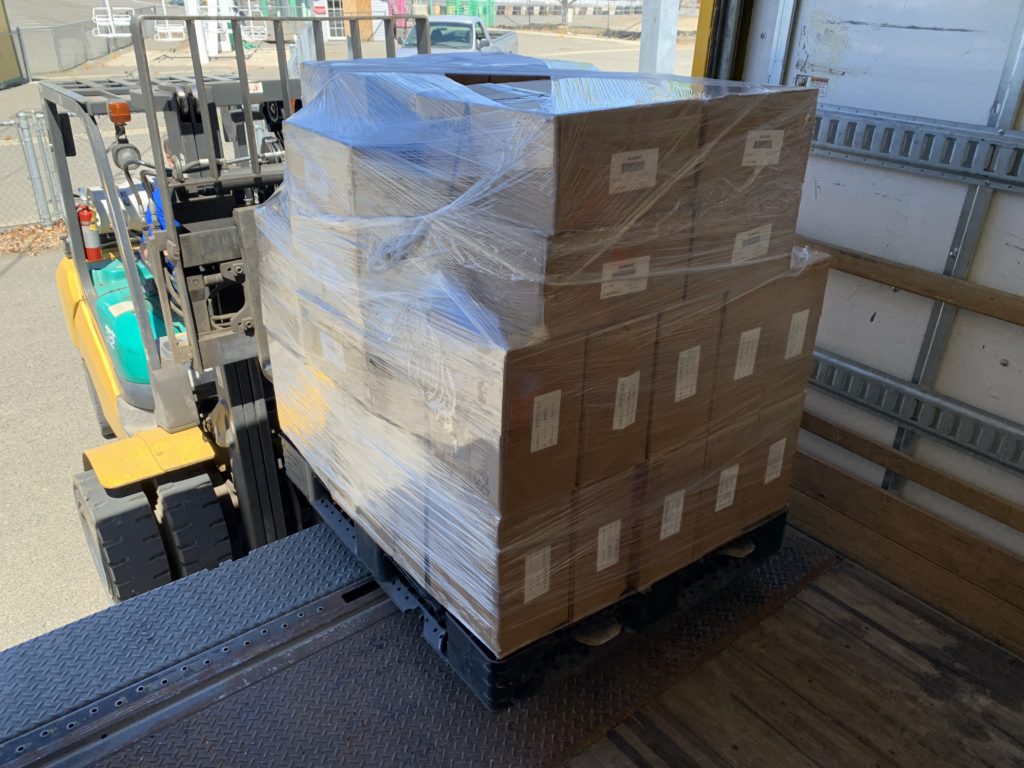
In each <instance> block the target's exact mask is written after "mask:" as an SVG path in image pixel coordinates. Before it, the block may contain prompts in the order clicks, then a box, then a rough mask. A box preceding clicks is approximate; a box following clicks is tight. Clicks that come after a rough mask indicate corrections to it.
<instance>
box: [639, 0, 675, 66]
mask: <svg viewBox="0 0 1024 768" xmlns="http://www.w3.org/2000/svg"><path fill="white" fill-rule="evenodd" d="M640 23H641V30H640V71H641V72H649V73H652V74H653V73H662V74H672V73H673V72H675V69H676V35H677V28H678V26H679V0H646V2H645V3H644V6H643V16H642V17H641V22H640Z"/></svg>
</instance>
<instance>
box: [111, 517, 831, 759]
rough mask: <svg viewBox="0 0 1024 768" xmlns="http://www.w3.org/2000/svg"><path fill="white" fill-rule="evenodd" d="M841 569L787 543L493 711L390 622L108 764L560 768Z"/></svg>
mask: <svg viewBox="0 0 1024 768" xmlns="http://www.w3.org/2000/svg"><path fill="white" fill-rule="evenodd" d="M834 562H836V557H835V555H834V554H833V553H832V552H831V551H830V550H828V549H826V548H825V547H823V546H821V545H820V544H817V543H816V542H814V541H812V540H810V539H808V538H806V537H804V536H802V535H800V534H797V533H793V532H790V533H788V534H787V537H786V541H785V543H784V545H783V548H782V549H781V550H780V552H779V553H778V554H777V555H776V556H775V557H774V558H772V559H770V560H769V561H768V562H767V563H765V564H764V565H762V566H761V567H759V568H758V569H756V570H755V571H753V572H752V573H750V574H748V575H747V576H745V577H743V578H742V579H740V580H738V581H737V582H735V583H734V584H732V585H730V586H728V587H726V588H725V589H724V590H723V591H722V592H720V593H718V594H717V595H715V596H713V597H711V598H708V599H707V600H706V601H704V602H703V603H701V604H700V605H698V606H697V607H696V608H694V609H692V610H690V611H688V612H685V613H682V614H678V615H674V616H671V617H669V618H667V619H666V620H664V621H662V622H660V623H658V624H655V625H653V626H651V627H650V628H649V629H648V630H647V631H645V632H644V633H643V634H641V635H637V636H635V637H633V638H630V642H627V643H623V644H622V645H621V646H619V647H618V649H617V650H616V651H615V652H614V653H613V654H609V656H608V657H607V658H604V659H602V661H601V663H600V664H593V665H590V666H588V667H587V668H586V669H585V670H584V671H582V672H580V671H577V672H575V673H572V674H565V675H562V676H561V677H559V676H558V675H557V673H556V675H555V677H556V679H555V680H553V681H549V684H548V685H546V686H545V687H544V689H542V691H541V692H540V693H538V694H537V695H535V696H533V697H532V698H529V699H527V700H525V701H523V702H521V703H519V704H518V705H516V706H514V707H513V708H511V709H509V710H505V711H500V712H491V711H488V710H487V709H485V708H484V707H483V706H482V705H481V704H480V703H479V702H478V701H477V700H476V699H475V698H474V696H473V695H472V694H471V693H470V692H469V690H468V689H467V688H466V687H465V686H463V685H462V684H461V683H460V681H459V680H458V679H457V678H456V677H455V675H454V674H453V673H452V672H451V671H450V670H449V669H448V668H447V667H446V666H445V665H444V663H443V662H442V661H441V660H440V659H439V658H438V657H437V656H436V655H435V654H434V653H433V652H432V651H431V650H430V649H429V647H428V646H427V644H426V643H424V642H423V640H422V638H421V637H420V633H419V627H418V622H417V619H416V618H415V617H414V615H412V614H410V615H399V614H391V615H389V616H387V617H386V618H383V619H381V620H379V621H377V622H376V623H374V624H372V625H370V626H369V627H367V628H365V629H363V630H362V631H361V632H359V633H358V634H356V635H353V636H351V637H348V638H346V639H345V640H344V641H343V642H338V643H335V644H333V645H330V646H328V647H326V648H324V649H322V650H320V651H319V652H318V653H316V654H314V655H312V656H309V657H307V658H305V659H303V660H302V661H299V662H297V663H295V664H293V665H292V666H289V667H286V668H284V669H281V670H280V671H278V672H277V673H276V674H273V675H270V676H269V677H265V678H263V679H261V680H259V681H257V682H255V683H254V684H252V685H250V686H249V687H247V688H244V689H242V690H241V691H239V692H237V693H236V694H234V695H232V696H229V697H227V698H224V699H221V700H220V701H218V702H216V703H214V704H212V705H210V706H208V707H206V708H205V709H203V710H202V711H200V712H197V713H196V714H194V715H191V716H189V717H186V718H184V719H182V720H180V721H178V722H175V723H172V724H170V725H168V726H166V727H164V728H163V729H161V730H157V731H155V732H152V733H150V734H149V735H147V736H144V737H142V738H141V739H140V740H139V741H137V742H134V743H133V744H131V745H130V746H128V747H126V748H124V749H121V750H120V751H118V752H115V753H113V754H112V755H110V756H108V757H107V758H105V760H104V761H103V762H101V763H100V764H102V765H109V766H122V765H146V766H191V765H232V766H271V765H275V766H276V765H304V766H318V765H331V766H336V765H388V766H415V767H416V768H421V767H422V766H435V765H436V766H450V765H490V766H529V765H545V764H550V763H553V762H558V761H560V760H563V759H565V758H566V757H568V756H569V755H571V754H573V753H574V752H575V751H577V750H578V749H579V748H581V747H582V746H583V745H584V744H586V743H587V742H588V741H590V740H592V739H594V738H596V737H598V736H599V735H600V734H602V733H604V731H606V730H608V729H609V728H610V727H611V726H612V725H613V724H615V723H616V722H618V721H619V720H621V719H623V718H624V717H625V716H627V715H628V714H629V713H630V712H632V711H633V710H635V709H637V708H638V707H640V706H641V705H642V704H644V703H645V702H647V701H649V700H650V699H652V698H654V697H655V696H657V695H658V694H659V693H661V692H662V691H663V690H664V689H665V688H666V687H667V686H669V685H670V684H671V683H672V682H673V681H674V680H675V679H677V678H678V677H679V676H681V675H682V674H684V673H685V672H686V671H687V670H688V669H692V668H693V667H694V666H696V665H697V664H699V663H700V662H701V661H702V660H703V659H705V658H707V657H708V656H709V655H710V654H712V653H714V652H715V651H716V650H717V649H719V648H721V647H723V646H724V645H725V644H727V643H728V642H729V641H730V639H731V638H733V637H735V636H736V634H738V633H739V632H741V631H743V629H745V628H746V627H749V626H751V625H752V624H753V623H756V622H757V621H758V620H760V618H762V617H763V616H764V615H766V613H768V612H770V611H771V610H774V609H775V608H776V607H778V606H779V605H780V604H781V603H782V602H783V601H784V600H785V599H786V598H787V597H788V596H790V595H791V594H793V593H794V591H796V590H797V589H799V588H800V587H801V586H802V585H804V584H806V583H807V582H808V580H810V579H811V578H813V577H814V576H815V575H817V574H818V573H820V572H821V571H822V570H824V569H826V568H827V567H829V566H831V565H832V564H833V563H834Z"/></svg>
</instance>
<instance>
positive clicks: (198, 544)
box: [156, 473, 231, 576]
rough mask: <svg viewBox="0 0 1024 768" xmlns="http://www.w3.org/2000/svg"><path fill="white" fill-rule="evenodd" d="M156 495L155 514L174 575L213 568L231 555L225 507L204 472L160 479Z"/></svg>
mask: <svg viewBox="0 0 1024 768" xmlns="http://www.w3.org/2000/svg"><path fill="white" fill-rule="evenodd" d="M156 499H157V501H156V517H157V520H158V521H159V522H160V525H161V527H162V529H163V532H164V538H165V540H166V542H167V551H168V553H169V556H170V559H171V565H172V567H174V569H175V572H176V575H177V576H190V575H192V574H193V573H199V571H203V570H206V569H210V568H216V567H217V566H218V565H220V564H221V563H223V562H225V561H226V560H230V559H231V537H230V536H229V535H228V528H227V525H226V524H225V523H224V510H223V507H222V506H221V500H220V499H219V498H217V493H216V491H215V490H214V487H213V483H212V482H211V480H210V477H209V476H208V475H207V474H205V473H203V474H200V475H196V476H195V477H187V478H185V479H183V480H167V481H164V482H161V483H159V484H158V485H157V487H156Z"/></svg>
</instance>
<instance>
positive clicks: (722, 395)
mask: <svg viewBox="0 0 1024 768" xmlns="http://www.w3.org/2000/svg"><path fill="white" fill-rule="evenodd" d="M763 291H765V289H758V290H755V291H752V292H751V293H748V294H745V295H742V296H739V297H738V298H735V299H732V300H730V301H729V303H728V304H726V305H725V312H724V314H723V318H722V333H721V337H720V339H719V342H718V360H717V363H716V366H715V384H714V392H713V394H712V398H711V420H710V423H709V427H708V430H709V431H710V432H718V431H720V430H722V429H724V428H726V427H728V426H731V425H733V424H736V423H737V422H738V421H740V420H742V419H745V418H748V417H750V416H751V415H756V414H757V412H758V410H759V409H760V407H761V398H762V395H763V393H764V388H765V376H764V374H765V370H766V361H767V359H768V349H769V331H770V327H771V321H772V318H773V315H771V314H768V313H766V306H765V303H764V302H762V301H761V298H760V296H761V294H762V292H763Z"/></svg>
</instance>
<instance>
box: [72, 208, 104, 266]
mask: <svg viewBox="0 0 1024 768" xmlns="http://www.w3.org/2000/svg"><path fill="white" fill-rule="evenodd" d="M78 226H80V227H81V228H82V240H83V241H84V242H85V260H86V261H101V260H102V259H103V251H102V250H101V249H100V233H99V230H98V229H97V228H96V221H95V213H94V212H93V210H92V208H90V207H89V206H88V205H80V206H78Z"/></svg>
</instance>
